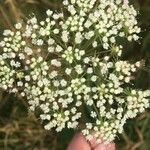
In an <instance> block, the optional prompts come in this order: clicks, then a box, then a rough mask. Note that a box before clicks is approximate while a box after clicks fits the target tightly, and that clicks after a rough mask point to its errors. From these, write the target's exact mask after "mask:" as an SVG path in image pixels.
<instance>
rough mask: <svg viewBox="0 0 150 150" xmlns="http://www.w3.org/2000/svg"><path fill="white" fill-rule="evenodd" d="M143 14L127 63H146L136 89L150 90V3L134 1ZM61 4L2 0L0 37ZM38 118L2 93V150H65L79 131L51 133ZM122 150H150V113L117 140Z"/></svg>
mask: <svg viewBox="0 0 150 150" xmlns="http://www.w3.org/2000/svg"><path fill="white" fill-rule="evenodd" d="M130 1H131V3H133V4H134V5H135V7H136V8H137V10H139V18H138V20H139V24H140V26H141V27H142V33H141V37H142V38H141V39H140V42H139V43H131V44H130V45H126V52H125V53H124V56H123V59H129V60H132V61H135V60H141V59H144V60H145V61H146V66H145V67H144V68H142V69H141V70H140V71H139V72H138V75H137V78H136V86H137V87H140V88H143V89H146V88H150V0H130ZM60 2H61V0H0V37H2V32H3V30H4V29H7V28H11V29H13V24H14V23H16V22H18V21H21V22H24V20H26V19H27V18H28V17H30V15H32V13H33V12H34V13H35V14H36V15H37V16H38V17H40V18H42V17H43V16H44V13H45V10H46V9H48V8H51V9H57V10H59V9H61V7H62V5H61V3H60ZM39 122H40V121H39V120H38V118H36V117H35V115H34V114H32V113H31V112H28V105H27V102H26V100H24V99H19V98H16V97H15V95H8V93H6V92H4V91H0V150H65V149H66V146H67V144H68V143H69V141H70V139H71V137H72V136H73V134H74V132H75V131H72V130H66V131H63V132H62V133H59V134H58V133H56V132H55V131H51V132H47V131H45V130H44V129H43V127H42V125H40V123H39ZM116 145H117V149H118V150H150V110H147V112H145V113H143V114H141V115H139V116H138V117H137V118H136V119H134V120H129V121H128V123H127V124H126V125H125V133H124V134H123V135H120V136H119V137H118V138H117V139H116Z"/></svg>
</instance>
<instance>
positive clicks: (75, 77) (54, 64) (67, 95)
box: [0, 0, 150, 143]
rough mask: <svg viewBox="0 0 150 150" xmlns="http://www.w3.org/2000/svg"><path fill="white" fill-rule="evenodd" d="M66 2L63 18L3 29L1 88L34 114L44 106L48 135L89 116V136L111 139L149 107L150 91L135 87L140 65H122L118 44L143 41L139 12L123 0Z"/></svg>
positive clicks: (50, 14) (49, 13) (51, 16)
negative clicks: (23, 101)
mask: <svg viewBox="0 0 150 150" xmlns="http://www.w3.org/2000/svg"><path fill="white" fill-rule="evenodd" d="M63 4H64V9H65V11H64V12H66V11H67V13H66V14H65V13H64V12H59V13H58V12H53V11H51V10H47V12H46V15H47V16H46V18H45V19H44V20H42V21H39V20H38V19H37V18H36V17H35V16H34V17H32V18H30V19H29V20H28V21H27V23H26V25H24V24H21V23H17V24H16V25H15V26H14V27H15V30H14V31H11V30H5V31H4V33H3V36H4V38H3V40H2V41H1V42H0V47H1V51H0V54H1V55H0V87H1V88H2V89H3V90H6V91H8V92H11V93H17V94H20V95H21V96H22V97H26V99H27V100H28V103H29V106H30V110H31V111H36V110H37V108H38V109H40V118H41V120H42V121H43V124H44V127H45V129H47V130H50V129H52V128H55V129H56V131H57V132H59V131H62V129H64V128H66V127H67V128H77V127H80V125H81V122H82V123H83V121H81V120H82V119H83V115H88V116H89V117H90V118H91V121H90V122H89V121H87V122H85V124H82V127H83V129H82V132H83V134H84V135H86V137H87V139H90V138H91V137H92V136H91V133H92V134H93V131H95V137H97V138H99V137H101V138H102V139H103V140H104V141H105V142H106V143H108V142H111V141H113V140H114V139H115V137H116V135H117V133H118V132H119V133H121V132H122V131H123V126H124V124H125V123H126V121H127V119H129V118H133V117H136V115H137V114H138V113H142V112H143V111H145V109H146V108H148V107H149V97H150V90H141V89H136V88H135V86H134V82H133V80H134V76H135V73H136V72H137V70H138V69H140V67H141V66H142V65H143V62H142V63H141V62H140V61H139V62H135V63H131V62H129V61H125V60H121V55H122V51H123V50H124V46H123V43H121V41H122V40H124V41H126V42H131V41H137V40H138V38H139V36H138V33H140V28H139V27H138V26H137V20H136V17H137V12H136V10H135V9H134V8H133V6H132V5H129V3H128V1H123V0H84V1H83V0H64V1H63ZM119 39H122V40H119ZM83 109H84V110H85V111H82V110H83ZM85 112H86V114H85ZM80 121H81V122H80Z"/></svg>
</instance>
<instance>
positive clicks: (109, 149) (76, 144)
mask: <svg viewBox="0 0 150 150" xmlns="http://www.w3.org/2000/svg"><path fill="white" fill-rule="evenodd" d="M67 150H115V144H114V143H110V144H108V145H105V144H103V143H101V144H96V139H94V138H93V139H92V140H91V141H89V142H88V141H87V140H86V139H85V137H84V136H83V135H82V134H81V133H78V134H76V135H75V136H74V137H73V139H72V140H71V142H70V144H69V146H68V148H67Z"/></svg>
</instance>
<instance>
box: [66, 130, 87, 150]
mask: <svg viewBox="0 0 150 150" xmlns="http://www.w3.org/2000/svg"><path fill="white" fill-rule="evenodd" d="M67 150H90V146H89V144H88V143H87V141H86V139H85V137H84V136H83V135H82V134H81V133H77V134H76V135H75V136H74V137H73V139H72V140H71V142H70V144H69V146H68V148H67Z"/></svg>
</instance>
